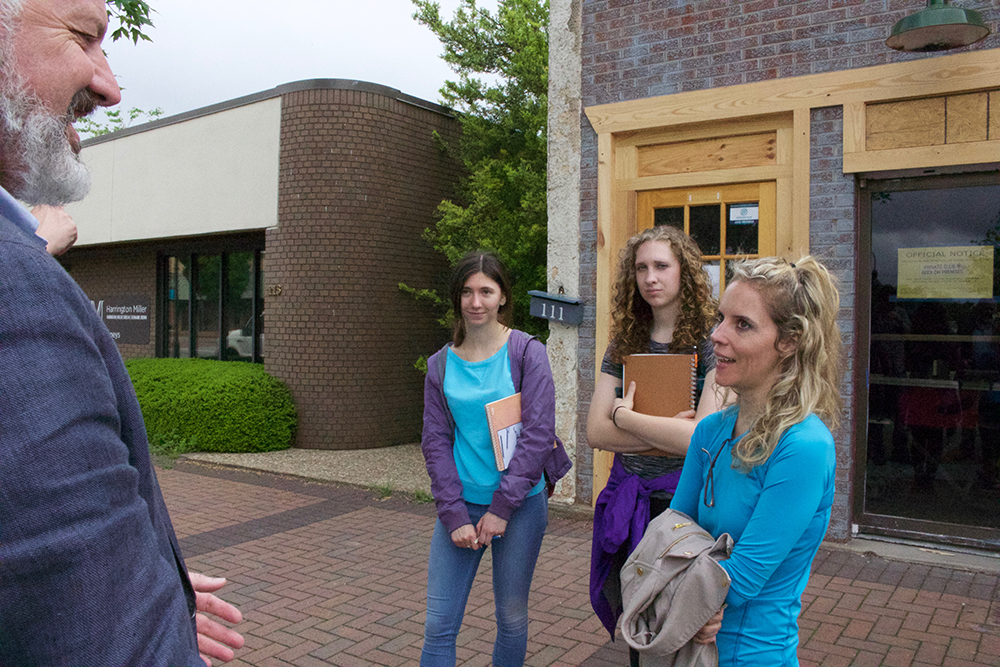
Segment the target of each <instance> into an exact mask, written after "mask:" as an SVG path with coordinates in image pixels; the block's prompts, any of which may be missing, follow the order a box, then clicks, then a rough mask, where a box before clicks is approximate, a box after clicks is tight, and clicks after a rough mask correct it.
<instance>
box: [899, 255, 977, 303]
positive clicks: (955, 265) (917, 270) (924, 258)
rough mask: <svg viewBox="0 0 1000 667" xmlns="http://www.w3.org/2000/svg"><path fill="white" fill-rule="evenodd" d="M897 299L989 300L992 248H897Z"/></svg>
mask: <svg viewBox="0 0 1000 667" xmlns="http://www.w3.org/2000/svg"><path fill="white" fill-rule="evenodd" d="M897 261H898V269H899V273H898V274H897V275H898V276H899V284H898V286H897V288H896V296H897V297H898V298H900V299H992V298H993V246H951V247H941V248H900V249H899V250H898V260H897Z"/></svg>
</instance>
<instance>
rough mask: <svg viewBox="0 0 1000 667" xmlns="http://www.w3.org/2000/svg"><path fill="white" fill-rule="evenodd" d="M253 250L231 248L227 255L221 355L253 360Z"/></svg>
mask: <svg viewBox="0 0 1000 667" xmlns="http://www.w3.org/2000/svg"><path fill="white" fill-rule="evenodd" d="M253 257H254V253H253V252H234V253H230V254H229V255H228V256H227V260H228V266H229V270H228V272H227V278H228V284H227V285H226V292H227V295H228V297H227V299H226V308H225V313H226V318H225V326H224V327H223V329H224V331H225V332H226V350H225V352H224V354H223V359H226V360H228V361H253V335H254V326H253V325H254V322H253V314H254V289H255V283H254V273H253V268H254V266H253Z"/></svg>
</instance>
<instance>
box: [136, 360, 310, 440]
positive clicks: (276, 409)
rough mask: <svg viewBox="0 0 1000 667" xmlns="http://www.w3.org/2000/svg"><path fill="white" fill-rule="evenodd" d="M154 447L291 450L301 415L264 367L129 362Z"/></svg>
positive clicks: (205, 361) (196, 362)
mask: <svg viewBox="0 0 1000 667" xmlns="http://www.w3.org/2000/svg"><path fill="white" fill-rule="evenodd" d="M125 366H126V367H127V368H128V372H129V375H131V376H132V383H133V384H134V385H135V392H136V395H137V396H138V398H139V405H140V406H141V407H142V416H143V419H144V420H145V422H146V432H147V433H148V435H149V440H150V442H152V443H165V442H166V443H184V444H185V447H184V449H185V450H187V451H195V450H197V451H203V452H268V451H273V450H277V449H287V448H288V447H290V446H291V445H292V441H293V439H294V437H295V426H296V423H297V415H296V411H295V404H294V403H293V402H292V396H291V393H290V392H289V391H288V388H287V387H286V386H285V385H284V384H283V383H282V382H281V381H279V380H277V379H275V378H273V377H271V376H270V375H268V374H267V372H266V371H265V370H264V368H263V367H262V366H260V365H259V364H240V363H234V362H227V361H211V360H208V359H131V360H129V361H126V362H125Z"/></svg>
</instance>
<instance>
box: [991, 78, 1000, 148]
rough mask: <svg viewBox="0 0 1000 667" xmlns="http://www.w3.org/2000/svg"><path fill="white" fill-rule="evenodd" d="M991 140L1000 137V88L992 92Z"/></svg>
mask: <svg viewBox="0 0 1000 667" xmlns="http://www.w3.org/2000/svg"><path fill="white" fill-rule="evenodd" d="M989 137H990V139H991V140H996V139H1000V90H994V91H991V92H990V129H989Z"/></svg>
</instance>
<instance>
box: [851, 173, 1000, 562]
mask: <svg viewBox="0 0 1000 667" xmlns="http://www.w3.org/2000/svg"><path fill="white" fill-rule="evenodd" d="M861 194H862V220H861V225H862V226H861V229H862V235H861V236H862V252H861V261H859V268H860V269H861V271H862V274H861V275H863V276H865V277H866V279H865V280H864V281H859V287H858V291H859V297H863V298H864V299H865V300H866V302H867V303H862V302H861V299H860V298H859V306H860V308H859V310H860V311H864V315H865V316H867V319H868V321H867V322H864V323H862V324H863V326H861V327H859V330H860V331H862V332H867V334H868V335H867V341H864V342H862V341H859V343H860V344H859V348H858V349H859V352H862V353H863V357H864V358H861V359H859V360H858V361H859V363H858V366H859V369H858V370H859V372H864V376H863V377H859V382H858V388H859V391H858V397H859V406H860V408H861V411H859V418H858V420H857V427H858V431H857V442H858V443H859V445H861V444H862V443H863V446H859V447H858V455H857V456H856V459H855V470H856V475H855V479H856V488H855V491H856V493H855V515H856V516H857V517H858V519H859V520H858V523H859V527H860V529H861V530H862V531H863V532H869V533H874V534H886V535H897V536H901V537H915V538H918V539H931V540H938V541H942V542H948V543H952V544H965V545H969V546H980V547H984V546H985V547H994V548H995V547H997V546H1000V487H998V479H997V471H998V467H997V466H998V463H1000V312H998V295H1000V289H998V287H1000V271H998V269H1000V267H998V266H997V261H996V260H997V256H996V255H997V253H996V250H997V248H998V247H1000V177H998V175H997V174H995V173H992V174H985V175H968V176H955V177H938V178H925V179H900V180H891V181H871V182H868V183H866V184H865V185H863V186H862V188H861ZM865 245H867V247H864V246H865ZM862 292H864V294H861V293H862Z"/></svg>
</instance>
